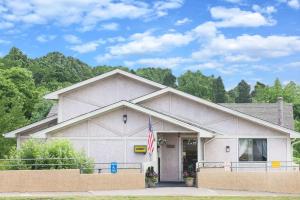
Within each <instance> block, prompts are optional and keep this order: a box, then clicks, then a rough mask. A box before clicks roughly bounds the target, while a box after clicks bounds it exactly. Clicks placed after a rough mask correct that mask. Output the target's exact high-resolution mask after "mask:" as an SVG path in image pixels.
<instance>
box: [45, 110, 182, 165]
mask: <svg viewBox="0 0 300 200" xmlns="http://www.w3.org/2000/svg"><path fill="white" fill-rule="evenodd" d="M123 114H127V123H126V124H124V123H123ZM148 117H149V116H148V115H146V114H144V113H141V112H138V111H135V110H133V109H129V108H120V109H117V110H114V111H112V112H109V113H105V114H103V115H101V116H98V117H95V118H92V119H89V120H88V121H84V122H81V123H79V124H76V125H73V126H71V127H68V128H65V129H62V130H60V131H58V132H56V133H52V134H51V135H48V138H49V139H61V138H67V139H69V140H70V141H71V142H72V143H73V145H74V147H75V148H76V149H77V150H84V151H85V152H86V153H87V154H88V156H90V157H92V158H94V159H95V162H102V163H103V162H112V161H116V162H139V163H141V162H144V161H146V159H147V157H146V156H145V154H137V153H134V148H133V147H134V145H146V144H147V133H148ZM152 125H153V130H154V131H157V132H159V131H174V132H176V131H177V132H178V131H188V130H187V129H184V128H181V127H179V126H176V125H173V124H171V123H168V122H166V121H163V120H160V119H157V118H152Z"/></svg>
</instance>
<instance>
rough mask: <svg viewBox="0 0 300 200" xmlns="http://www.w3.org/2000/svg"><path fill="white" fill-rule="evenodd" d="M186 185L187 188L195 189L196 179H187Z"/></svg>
mask: <svg viewBox="0 0 300 200" xmlns="http://www.w3.org/2000/svg"><path fill="white" fill-rule="evenodd" d="M185 185H186V186H187V187H193V186H194V178H192V177H188V178H185Z"/></svg>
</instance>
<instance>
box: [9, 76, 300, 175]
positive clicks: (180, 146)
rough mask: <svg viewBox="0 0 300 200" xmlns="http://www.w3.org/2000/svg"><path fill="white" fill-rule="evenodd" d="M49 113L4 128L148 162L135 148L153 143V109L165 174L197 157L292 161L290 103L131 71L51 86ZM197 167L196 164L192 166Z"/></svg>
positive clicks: (21, 136) (106, 158)
mask: <svg viewBox="0 0 300 200" xmlns="http://www.w3.org/2000/svg"><path fill="white" fill-rule="evenodd" d="M45 98H46V99H52V100H56V101H57V106H55V107H53V108H52V109H51V111H50V112H49V115H48V117H47V118H46V119H44V120H41V121H39V122H36V123H34V124H30V125H28V126H25V127H23V128H20V129H17V130H15V131H12V132H10V133H7V134H5V137H9V138H14V137H16V138H17V144H18V147H19V146H20V145H21V144H22V142H23V141H24V140H27V139H28V138H31V137H32V138H39V139H46V140H51V139H62V138H64V139H65V138H67V139H69V140H70V141H71V142H72V143H73V144H74V146H75V147H76V148H77V149H78V150H84V151H85V152H86V153H87V155H88V156H90V157H92V158H94V159H95V161H96V162H102V163H105V162H107V163H109V162H113V161H114V162H120V163H135V162H147V161H149V160H148V159H149V157H147V156H146V155H145V154H144V153H140V152H137V151H135V150H134V149H135V146H138V147H141V148H142V147H143V146H142V145H146V143H147V133H148V121H149V117H150V116H151V121H152V126H153V131H154V135H155V138H156V140H155V142H156V143H157V144H158V145H155V150H154V154H153V156H152V157H151V162H152V164H153V165H154V166H155V167H156V168H157V170H159V172H160V180H161V181H180V180H182V176H183V173H184V172H185V171H187V170H190V168H195V164H196V162H199V161H205V162H236V163H251V162H254V161H255V162H266V161H291V160H292V146H291V139H292V138H299V133H297V132H295V131H294V130H293V114H292V105H290V104H285V103H283V101H282V100H280V101H279V102H278V103H276V104H215V103H212V102H209V101H206V100H204V99H201V98H198V97H195V96H192V95H189V94H187V93H184V92H181V91H179V90H176V89H173V88H169V87H166V86H164V85H161V84H158V83H155V82H152V81H150V80H147V79H144V78H141V77H139V76H136V75H133V74H131V73H128V72H124V71H121V70H114V71H111V72H108V73H105V74H102V75H100V76H97V77H94V78H91V79H88V80H85V81H82V82H80V83H77V84H74V85H72V86H69V87H66V88H63V89H61V90H58V91H55V92H52V93H50V94H48V95H46V96H45ZM193 170H194V169H193Z"/></svg>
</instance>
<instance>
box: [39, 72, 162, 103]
mask: <svg viewBox="0 0 300 200" xmlns="http://www.w3.org/2000/svg"><path fill="white" fill-rule="evenodd" d="M115 74H121V75H124V76H127V77H130V78H132V79H135V80H137V81H140V82H143V83H146V84H148V85H152V86H153V87H157V88H159V89H163V88H166V87H167V86H165V85H162V84H159V83H156V82H154V81H151V80H148V79H145V78H143V77H140V76H137V75H134V74H131V73H129V72H125V71H123V70H120V69H115V70H112V71H110V72H107V73H104V74H101V75H99V76H96V77H93V78H90V79H87V80H85V81H81V82H79V83H76V84H74V85H71V86H69V87H66V88H62V89H60V90H57V91H55V92H51V93H49V94H46V95H45V96H44V98H45V99H50V100H56V99H58V98H59V95H61V94H63V93H66V92H69V91H71V90H74V89H77V88H80V87H82V86H85V85H87V84H90V83H93V82H96V81H98V80H101V79H104V78H106V77H109V76H112V75H115Z"/></svg>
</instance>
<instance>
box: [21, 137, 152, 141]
mask: <svg viewBox="0 0 300 200" xmlns="http://www.w3.org/2000/svg"><path fill="white" fill-rule="evenodd" d="M27 138H31V137H27ZM52 138H56V139H70V140H88V139H89V138H88V137H87V136H84V137H79V136H78V137H76V136H75V137H74V136H73V137H72V136H71V137H69V136H68V137H52ZM90 139H92V140H124V139H125V137H90ZM127 140H147V137H127Z"/></svg>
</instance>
